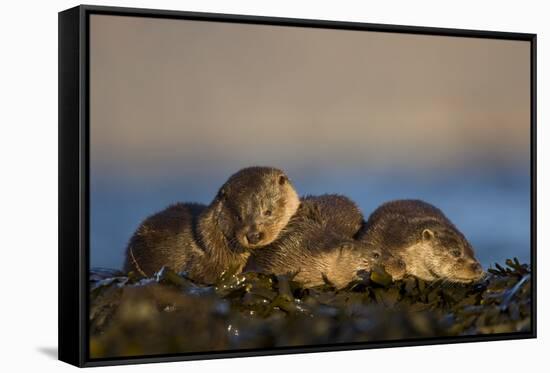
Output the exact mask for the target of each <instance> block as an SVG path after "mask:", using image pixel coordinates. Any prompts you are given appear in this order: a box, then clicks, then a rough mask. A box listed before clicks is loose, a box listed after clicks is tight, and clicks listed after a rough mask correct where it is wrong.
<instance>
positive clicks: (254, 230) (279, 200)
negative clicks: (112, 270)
mask: <svg viewBox="0 0 550 373" xmlns="http://www.w3.org/2000/svg"><path fill="white" fill-rule="evenodd" d="M299 204H300V200H299V197H298V195H297V193H296V191H295V190H294V187H293V186H292V184H291V182H290V181H289V179H288V177H287V176H286V175H285V173H284V172H283V171H281V170H278V169H275V168H270V167H250V168H245V169H242V170H240V171H239V172H237V173H235V174H234V175H233V176H231V177H230V178H229V179H228V180H227V182H226V183H225V184H224V185H223V186H222V187H221V188H220V190H219V192H218V194H217V196H216V198H215V199H214V200H213V201H212V203H211V204H210V205H209V206H204V205H200V204H194V203H178V204H175V205H172V206H169V207H168V208H166V209H165V210H163V211H161V212H159V213H156V214H154V215H152V216H150V217H149V218H147V219H145V221H144V222H143V223H142V224H141V225H140V226H139V228H138V229H137V230H136V232H135V233H134V235H133V236H132V238H131V239H130V242H129V244H128V247H127V249H126V262H125V266H124V268H125V270H126V271H137V272H139V273H141V274H142V275H146V276H150V275H152V274H153V273H155V272H156V271H158V270H159V269H160V268H162V267H163V266H168V267H170V268H172V269H173V270H175V271H184V272H187V275H188V276H189V277H190V278H192V279H193V280H195V281H199V282H204V283H212V282H214V281H215V280H216V279H217V278H218V277H219V276H220V275H221V274H222V273H223V272H224V271H226V270H228V269H232V270H240V269H242V267H243V266H244V265H245V263H246V261H247V259H248V256H249V255H250V251H251V249H255V248H258V247H261V246H265V245H267V244H269V243H271V242H273V241H274V240H275V239H276V238H277V237H278V236H279V233H280V232H281V230H282V229H283V228H284V227H285V226H286V224H287V223H288V221H289V220H290V218H291V217H292V215H294V213H295V212H296V210H297V209H298V206H299Z"/></svg>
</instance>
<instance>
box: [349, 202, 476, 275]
mask: <svg viewBox="0 0 550 373" xmlns="http://www.w3.org/2000/svg"><path fill="white" fill-rule="evenodd" d="M358 238H359V239H361V240H364V241H366V242H368V243H369V244H371V245H374V246H376V247H379V248H381V249H382V250H385V251H389V252H391V253H392V254H394V255H396V256H399V257H400V258H401V259H402V260H403V262H405V265H406V268H407V274H410V275H413V276H416V277H419V278H421V279H424V280H427V281H433V280H445V281H448V282H461V283H464V282H472V281H476V280H478V279H480V278H481V277H482V276H483V270H482V268H481V265H480V264H479V262H478V261H477V259H476V258H475V254H474V251H473V248H472V246H471V245H470V243H469V242H468V241H467V240H466V238H465V237H464V235H463V234H462V233H461V232H460V231H459V230H458V229H457V228H456V227H455V226H454V225H453V224H452V223H451V222H450V220H449V219H448V218H447V217H446V216H445V215H444V214H443V213H442V212H441V210H439V209H437V208H436V207H434V206H432V205H430V204H428V203H426V202H423V201H418V200H400V201H392V202H388V203H385V204H383V205H382V206H380V207H379V208H378V209H377V210H375V211H374V212H373V213H372V215H371V216H370V217H369V219H368V221H367V223H366V224H365V227H364V228H363V230H362V232H360V233H359V234H358Z"/></svg>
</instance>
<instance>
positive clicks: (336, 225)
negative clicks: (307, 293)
mask: <svg viewBox="0 0 550 373" xmlns="http://www.w3.org/2000/svg"><path fill="white" fill-rule="evenodd" d="M362 221H363V218H362V214H361V213H360V212H359V210H358V209H357V207H356V206H355V204H354V203H353V202H351V201H350V200H349V199H346V198H345V197H343V196H336V195H324V196H318V197H311V196H310V197H307V198H304V199H303V200H302V205H301V206H300V209H299V210H298V212H297V213H296V214H295V215H294V217H293V218H292V219H291V221H290V222H289V224H288V225H287V226H286V227H285V229H284V230H283V232H282V234H281V237H280V238H279V239H278V240H276V241H275V242H274V243H272V244H271V245H268V246H266V247H264V248H262V249H261V250H257V251H255V252H254V253H253V254H252V256H251V258H250V260H249V265H247V267H246V268H245V270H246V269H249V270H256V271H260V272H264V273H275V274H289V273H291V274H294V275H295V276H294V280H295V281H297V282H300V283H301V284H302V286H304V287H313V286H318V285H323V284H324V283H326V282H329V283H330V284H332V285H334V286H335V287H336V288H342V287H344V286H346V285H347V284H348V283H349V282H351V281H353V280H355V279H357V278H358V277H357V274H358V273H359V272H360V271H370V270H371V269H372V268H373V267H374V266H376V265H378V266H385V265H386V264H388V267H389V270H390V271H392V272H393V275H392V276H395V277H396V278H400V277H402V276H403V275H404V273H405V269H404V264H403V262H402V261H401V260H400V259H399V258H395V257H394V256H393V255H392V254H391V253H387V252H383V251H380V250H378V249H376V248H374V247H372V246H370V245H368V244H366V243H364V242H360V241H357V240H355V239H354V238H353V236H354V235H355V234H356V233H357V231H358V230H359V229H360V227H361V223H362Z"/></svg>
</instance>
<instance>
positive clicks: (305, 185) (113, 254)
mask: <svg viewBox="0 0 550 373" xmlns="http://www.w3.org/2000/svg"><path fill="white" fill-rule="evenodd" d="M285 170H287V172H288V173H289V175H290V176H291V178H292V180H293V182H294V184H295V186H296V188H297V190H298V191H299V193H300V194H301V195H304V194H314V195H316V194H323V193H340V194H344V195H347V196H348V197H350V198H352V199H353V200H354V201H355V202H356V203H357V204H358V205H359V206H360V207H361V209H362V210H363V213H364V214H365V216H368V214H369V213H370V212H372V211H373V210H374V209H375V208H376V207H377V206H379V205H380V204H381V203H383V202H385V201H388V200H392V199H401V198H418V199H423V200H425V201H427V202H430V203H432V204H434V205H436V206H438V207H439V208H440V209H442V210H443V212H444V213H445V214H446V215H447V216H448V217H449V218H450V219H451V220H452V221H453V222H454V223H455V225H456V226H457V227H458V228H459V229H460V230H462V232H463V233H464V234H465V236H466V237H467V238H468V239H469V240H470V242H471V243H472V245H473V246H474V248H475V250H476V253H477V256H478V258H479V260H480V261H481V262H482V264H483V266H484V267H485V268H487V267H488V266H489V265H490V264H492V263H495V262H499V263H502V262H503V261H504V260H505V259H506V258H510V257H514V256H515V257H518V258H519V260H520V261H522V262H526V263H528V262H529V260H530V191H529V183H530V181H529V180H530V176H529V173H528V172H525V169H524V168H523V169H521V168H517V169H496V170H495V169H492V168H479V169H477V170H476V171H475V172H472V171H456V170H455V171H453V172H448V173H444V174H442V173H441V172H437V173H434V172H430V173H422V172H419V171H412V170H399V171H397V170H393V171H388V170H384V171H373V170H346V169H342V168H338V169H336V170H328V171H327V170H323V169H321V168H316V169H292V168H290V169H289V168H285ZM227 175H228V173H227V172H225V173H223V172H220V173H217V174H216V176H212V175H209V174H208V173H202V174H192V175H186V176H182V177H181V178H176V179H170V180H163V181H160V180H158V179H156V180H155V181H144V180H139V181H136V180H132V181H128V180H125V181H123V178H113V179H111V180H106V179H105V178H104V179H102V180H94V179H93V178H92V188H91V253H90V256H91V265H92V266H102V267H111V268H119V267H121V266H122V263H123V256H124V248H125V245H126V243H127V241H128V239H129V237H130V235H131V234H132V233H133V231H134V230H135V229H136V227H137V226H138V225H139V223H140V222H141V221H142V220H143V219H144V218H145V217H147V216H148V215H150V214H152V213H154V212H156V211H159V210H161V209H163V208H164V207H166V206H167V205H169V204H171V203H174V202H176V201H195V202H202V203H205V204H207V203H209V201H210V200H211V199H212V198H213V196H214V195H215V193H216V191H217V189H218V188H219V186H220V185H221V184H222V183H223V181H224V180H225V178H226V177H227Z"/></svg>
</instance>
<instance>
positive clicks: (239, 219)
mask: <svg viewBox="0 0 550 373" xmlns="http://www.w3.org/2000/svg"><path fill="white" fill-rule="evenodd" d="M235 217H236V218H237V221H238V222H242V221H243V218H242V217H241V215H235Z"/></svg>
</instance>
